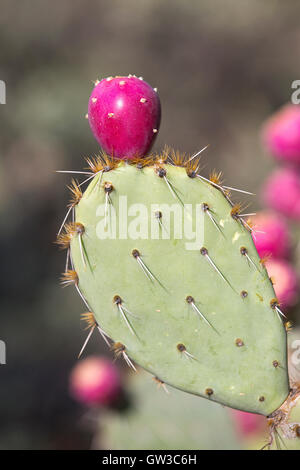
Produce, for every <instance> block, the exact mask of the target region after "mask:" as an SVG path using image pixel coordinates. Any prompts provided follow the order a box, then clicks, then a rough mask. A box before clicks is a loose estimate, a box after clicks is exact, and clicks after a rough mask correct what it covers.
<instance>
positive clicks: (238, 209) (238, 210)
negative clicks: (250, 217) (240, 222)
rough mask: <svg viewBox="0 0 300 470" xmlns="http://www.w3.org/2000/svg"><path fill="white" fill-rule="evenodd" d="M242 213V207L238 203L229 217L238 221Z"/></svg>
mask: <svg viewBox="0 0 300 470" xmlns="http://www.w3.org/2000/svg"><path fill="white" fill-rule="evenodd" d="M241 212H242V205H241V204H240V203H238V204H235V205H234V206H233V208H232V209H231V211H230V214H231V217H233V218H234V219H238V218H239V216H240V214H241Z"/></svg>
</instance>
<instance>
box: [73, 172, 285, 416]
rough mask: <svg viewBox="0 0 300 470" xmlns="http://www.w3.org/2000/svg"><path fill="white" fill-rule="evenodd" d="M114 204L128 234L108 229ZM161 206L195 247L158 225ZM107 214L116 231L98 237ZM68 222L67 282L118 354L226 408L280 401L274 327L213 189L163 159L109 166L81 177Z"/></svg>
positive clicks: (281, 347) (253, 262)
mask: <svg viewBox="0 0 300 470" xmlns="http://www.w3.org/2000/svg"><path fill="white" fill-rule="evenodd" d="M125 199H126V203H127V208H128V211H129V216H128V218H127V224H128V227H127V228H128V231H126V227H125V225H126V217H125V222H124V218H123V222H121V223H119V216H122V214H123V215H124V201H125ZM120 204H121V205H122V204H123V209H122V207H121V206H120ZM170 205H174V206H173V208H174V211H178V212H177V219H176V220H177V221H178V217H179V215H178V214H179V213H180V211H181V213H182V217H183V219H184V220H186V221H190V223H191V227H192V228H193V230H194V231H195V230H196V229H197V230H198V231H199V233H200V235H199V237H198V240H196V241H195V240H188V239H187V238H185V237H183V238H180V234H179V233H178V224H175V223H174V220H173V219H172V218H171V224H170V226H169V227H168V230H167V228H166V226H167V225H168V224H167V219H166V218H165V214H166V211H167V208H169V207H170ZM197 205H198V206H197ZM196 207H198V209H199V208H200V209H199V210H198V217H196V216H195V214H196V210H195V208H196ZM114 211H115V213H116V218H117V224H116V233H115V234H114V233H113V230H112V233H111V234H112V235H113V237H111V236H108V237H107V238H105V239H104V238H103V230H102V229H103V226H104V225H105V224H106V226H108V225H109V222H108V221H112V220H113V217H112V215H113V212H114ZM76 223H78V224H82V225H83V227H84V232H82V231H81V232H80V233H79V234H78V233H76V234H75V236H73V237H72V240H71V255H72V260H73V263H74V269H75V270H76V272H77V275H78V279H79V284H78V287H79V289H80V291H81V293H82V295H83V296H84V298H85V299H86V300H87V302H88V305H89V306H90V308H91V311H92V312H93V313H94V316H95V318H96V320H97V322H98V323H99V325H100V327H101V328H102V329H103V331H104V332H105V333H106V334H107V335H108V336H109V337H110V338H111V339H112V340H113V341H114V342H120V343H122V344H123V345H124V346H125V348H126V354H127V355H128V356H129V358H131V359H132V360H133V361H135V362H136V363H137V364H139V365H140V366H142V367H143V368H145V369H146V370H148V371H149V372H151V373H152V374H154V375H155V376H157V377H159V379H160V380H162V381H163V382H166V383H168V384H170V385H172V386H174V387H176V388H178V389H181V390H184V391H186V392H189V393H193V394H196V395H200V396H202V397H206V398H209V399H210V400H213V401H216V402H219V403H221V404H224V405H227V406H230V407H232V408H237V409H241V410H244V411H249V412H254V413H261V414H263V415H269V414H270V413H271V412H273V411H274V410H276V409H277V408H278V407H279V406H280V405H281V404H282V403H283V402H284V400H285V399H286V397H287V395H288V391H289V383H288V374H287V365H286V331H285V328H284V325H283V322H282V319H281V317H280V313H279V311H278V309H277V305H276V302H275V301H274V302H273V303H272V299H273V300H274V298H275V293H274V290H273V287H272V284H271V282H270V280H269V278H268V275H267V272H266V270H265V268H264V267H263V266H262V265H261V264H260V262H259V261H260V260H259V257H258V254H257V252H256V249H255V247H254V244H253V241H252V237H251V234H250V232H249V230H247V228H246V227H245V226H244V224H243V223H242V221H241V218H240V217H239V216H237V213H236V212H235V210H234V209H233V207H232V205H231V203H230V201H229V200H228V197H225V194H224V191H222V190H220V189H218V188H217V187H216V186H215V185H213V184H210V183H209V182H207V181H204V180H203V179H201V178H199V177H196V176H195V173H193V172H191V173H190V176H188V174H187V171H186V169H185V168H182V167H176V166H174V165H171V164H163V165H160V166H157V165H154V166H153V165H150V166H145V167H144V168H139V165H137V166H136V165H132V164H131V165H129V164H126V163H120V164H118V165H117V166H116V167H114V169H112V170H111V171H106V172H105V171H104V172H101V173H98V174H96V175H95V177H94V178H93V179H92V182H91V183H90V184H89V186H88V188H87V189H86V191H85V193H84V194H83V197H82V198H81V200H80V202H79V204H78V205H77V206H76ZM122 224H123V225H122ZM124 224H125V225H124ZM145 224H148V228H149V234H148V236H147V237H145V234H144V233H143V230H142V228H143V227H144V228H145V226H146V225H145ZM120 225H121V227H120ZM187 225H188V222H187ZM151 227H153V228H152V230H153V233H154V236H152V237H151V235H150V231H151V230H150V228H151ZM106 228H107V227H106ZM126 232H128V233H129V234H130V235H129V236H128V235H127V236H126ZM153 233H152V235H153ZM111 234H110V235H111ZM157 234H158V236H157ZM139 235H140V236H139ZM141 237H144V238H141ZM189 243H193V245H188V244H189ZM191 248H192V249H191ZM201 249H202V250H201ZM271 304H272V306H271ZM272 307H273V308H272Z"/></svg>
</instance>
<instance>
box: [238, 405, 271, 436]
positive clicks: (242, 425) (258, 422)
mask: <svg viewBox="0 0 300 470" xmlns="http://www.w3.org/2000/svg"><path fill="white" fill-rule="evenodd" d="M230 413H231V416H232V418H233V420H234V423H235V427H236V430H237V433H238V435H241V436H242V437H244V438H247V437H249V436H252V435H253V434H258V433H260V432H262V431H264V430H265V429H266V420H265V419H264V417H263V416H261V415H257V414H254V413H246V412H245V411H239V410H230Z"/></svg>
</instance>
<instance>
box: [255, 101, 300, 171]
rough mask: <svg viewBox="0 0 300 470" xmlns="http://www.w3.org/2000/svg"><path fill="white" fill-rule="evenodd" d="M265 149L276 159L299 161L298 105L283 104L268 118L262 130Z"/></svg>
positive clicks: (299, 108) (299, 114)
mask: <svg viewBox="0 0 300 470" xmlns="http://www.w3.org/2000/svg"><path fill="white" fill-rule="evenodd" d="M262 140H263V143H264V145H265V147H266V148H267V150H268V151H269V152H270V153H271V154H272V155H274V157H275V158H276V159H277V160H280V161H285V162H291V163H297V164H299V163H300V107H299V106H297V105H293V104H287V105H285V106H283V107H282V108H281V109H280V110H279V111H278V112H277V113H275V114H274V115H273V116H271V118H269V119H268V120H267V121H266V123H265V125H264V127H263V131H262Z"/></svg>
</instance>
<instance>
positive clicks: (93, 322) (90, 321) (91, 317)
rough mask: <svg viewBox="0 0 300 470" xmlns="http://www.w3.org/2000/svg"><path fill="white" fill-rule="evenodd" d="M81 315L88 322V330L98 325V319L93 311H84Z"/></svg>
mask: <svg viewBox="0 0 300 470" xmlns="http://www.w3.org/2000/svg"><path fill="white" fill-rule="evenodd" d="M80 317H81V320H82V321H84V322H86V324H87V327H86V328H85V329H86V330H88V329H89V328H93V327H95V326H97V322H96V319H95V317H94V314H93V313H92V312H86V313H82V314H81V315H80Z"/></svg>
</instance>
